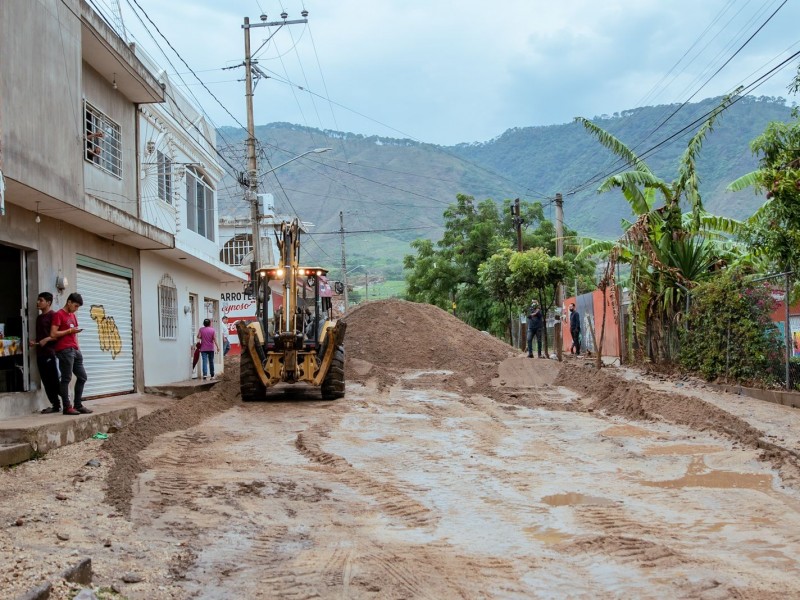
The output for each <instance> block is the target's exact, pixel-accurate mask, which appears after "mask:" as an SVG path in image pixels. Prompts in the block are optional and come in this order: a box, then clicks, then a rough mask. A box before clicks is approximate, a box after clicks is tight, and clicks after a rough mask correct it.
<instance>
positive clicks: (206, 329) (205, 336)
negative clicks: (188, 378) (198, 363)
mask: <svg viewBox="0 0 800 600" xmlns="http://www.w3.org/2000/svg"><path fill="white" fill-rule="evenodd" d="M197 339H198V340H200V356H202V357H203V379H205V378H206V375H208V373H209V369H210V372H211V376H210V377H209V379H214V351H215V350H216V351H217V352H219V345H218V344H217V332H216V331H214V328H213V327H211V319H205V320H204V321H203V326H202V327H201V328H200V331H198V332H197Z"/></svg>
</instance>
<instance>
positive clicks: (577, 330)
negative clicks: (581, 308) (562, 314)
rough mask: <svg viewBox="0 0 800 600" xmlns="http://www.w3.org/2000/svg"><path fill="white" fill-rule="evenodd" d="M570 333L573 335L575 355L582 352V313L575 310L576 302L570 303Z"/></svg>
mask: <svg viewBox="0 0 800 600" xmlns="http://www.w3.org/2000/svg"><path fill="white" fill-rule="evenodd" d="M569 333H570V335H571V336H572V345H573V346H575V356H580V354H581V315H580V313H578V311H577V310H575V303H574V302H573V303H571V304H570V305H569Z"/></svg>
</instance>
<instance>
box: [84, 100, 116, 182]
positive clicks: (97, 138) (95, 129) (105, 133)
mask: <svg viewBox="0 0 800 600" xmlns="http://www.w3.org/2000/svg"><path fill="white" fill-rule="evenodd" d="M83 112H84V136H85V138H86V140H85V141H86V152H85V154H84V158H85V159H86V161H88V162H90V163H92V164H93V165H95V166H96V167H98V168H99V169H102V170H103V171H105V172H106V173H110V174H111V175H113V176H114V177H116V178H118V179H122V144H121V141H120V140H121V135H120V128H119V125H117V124H116V123H114V121H112V120H111V119H109V118H108V117H107V116H106V115H104V114H103V113H102V112H101V111H100V110H98V109H97V108H95V107H94V106H92V105H91V104H89V103H88V102H84V111H83Z"/></svg>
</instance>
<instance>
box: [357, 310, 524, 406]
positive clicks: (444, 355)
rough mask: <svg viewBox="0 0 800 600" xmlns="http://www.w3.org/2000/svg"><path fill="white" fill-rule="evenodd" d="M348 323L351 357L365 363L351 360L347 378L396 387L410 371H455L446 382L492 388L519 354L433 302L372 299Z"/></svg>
mask: <svg viewBox="0 0 800 600" xmlns="http://www.w3.org/2000/svg"><path fill="white" fill-rule="evenodd" d="M343 320H344V321H345V322H346V323H347V335H346V337H345V342H344V345H345V351H346V352H347V359H348V360H351V359H355V360H356V361H365V362H368V363H370V364H371V365H372V368H371V369H369V370H367V372H366V373H364V370H357V369H356V368H354V367H353V365H352V364H351V365H350V366H349V367H348V369H347V379H348V381H361V382H363V381H364V380H365V379H369V378H373V377H375V378H377V380H378V385H379V387H385V386H387V385H391V384H392V383H393V382H394V381H395V380H396V378H397V376H398V375H399V374H400V373H401V372H402V371H403V370H406V369H415V370H428V371H431V370H441V371H450V372H452V375H450V374H443V375H442V376H441V380H440V382H441V383H444V384H445V385H446V386H448V387H451V388H455V389H457V390H464V389H469V390H470V391H471V392H472V393H476V392H479V391H483V390H487V389H488V384H489V382H490V381H491V380H492V379H493V378H495V377H497V375H498V365H499V364H500V362H502V361H503V360H505V359H506V358H509V357H511V356H514V355H517V354H519V352H518V351H517V350H515V349H514V348H513V347H512V346H509V345H508V344H506V343H504V342H502V341H500V340H498V339H497V338H495V337H492V336H491V335H488V334H486V333H483V332H481V331H478V330H476V329H474V328H472V327H470V326H469V325H466V324H465V323H464V322H463V321H460V320H458V319H457V318H456V317H454V316H453V315H451V314H450V313H448V312H446V311H444V310H442V309H440V308H438V307H436V306H431V305H429V304H417V303H414V302H406V301H403V300H381V301H377V302H368V303H366V304H362V305H360V306H358V307H356V308H355V309H353V310H351V311H350V312H349V313H347V315H346V316H345V317H344V319H343Z"/></svg>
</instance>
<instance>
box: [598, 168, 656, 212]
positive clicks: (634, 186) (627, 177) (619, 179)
mask: <svg viewBox="0 0 800 600" xmlns="http://www.w3.org/2000/svg"><path fill="white" fill-rule="evenodd" d="M639 186H641V187H643V188H645V190H644V191H642V190H641V189H639ZM615 187H618V188H620V189H621V190H622V193H623V194H624V195H625V199H626V200H627V201H628V203H629V204H630V205H631V208H632V209H633V212H634V214H636V215H641V214H644V213H646V212H650V210H652V208H653V204H654V199H655V190H660V191H661V192H662V193H663V194H664V196H665V197H668V196H669V193H670V190H669V186H667V184H666V183H664V181H663V180H662V179H660V178H658V177H656V176H655V175H653V174H652V173H650V172H642V171H625V172H624V173H618V174H617V175H612V176H611V177H609V178H607V179H606V180H605V181H603V183H602V184H600V187H599V188H597V193H598V194H602V193H604V192H607V191H609V190H610V189H613V188H615ZM651 190H652V191H651Z"/></svg>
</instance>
